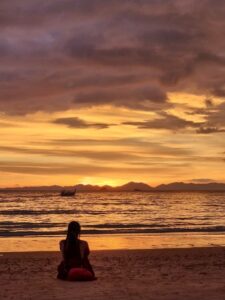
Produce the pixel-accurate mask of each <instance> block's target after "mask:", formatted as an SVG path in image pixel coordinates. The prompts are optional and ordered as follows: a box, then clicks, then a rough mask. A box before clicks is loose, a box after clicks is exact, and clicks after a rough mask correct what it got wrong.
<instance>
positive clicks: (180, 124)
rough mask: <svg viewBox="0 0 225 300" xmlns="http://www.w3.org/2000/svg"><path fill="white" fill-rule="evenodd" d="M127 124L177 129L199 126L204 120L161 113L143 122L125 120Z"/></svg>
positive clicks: (139, 126) (150, 127)
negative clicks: (155, 117)
mask: <svg viewBox="0 0 225 300" xmlns="http://www.w3.org/2000/svg"><path fill="white" fill-rule="evenodd" d="M123 124H125V125H132V126H137V127H138V128H142V129H168V130H173V131H177V130H180V129H184V128H188V127H191V128H198V127H199V126H200V125H202V124H204V123H203V122H193V121H187V120H184V119H181V118H179V117H177V116H173V115H170V114H167V113H161V118H158V119H155V120H149V121H148V120H147V121H143V122H124V123H123Z"/></svg>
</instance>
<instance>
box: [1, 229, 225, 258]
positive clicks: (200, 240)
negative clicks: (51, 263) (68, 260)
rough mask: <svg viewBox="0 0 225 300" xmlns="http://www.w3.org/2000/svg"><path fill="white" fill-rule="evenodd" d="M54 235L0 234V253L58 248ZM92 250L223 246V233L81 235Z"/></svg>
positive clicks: (224, 239) (59, 237) (56, 249)
mask: <svg viewBox="0 0 225 300" xmlns="http://www.w3.org/2000/svg"><path fill="white" fill-rule="evenodd" d="M64 238H65V236H57V237H55V236H54V237H49V236H48V237H43V236H41V237H38V236H32V237H0V245H1V246H0V253H3V252H25V251H26V252H37V251H40V252H46V251H51V252H52V251H53V252H54V251H58V245H59V241H60V240H61V239H64ZM81 239H84V240H87V241H88V243H89V246H90V248H91V249H92V250H124V249H126V250H128V249H129V250H138V249H139V250H141V249H171V248H174V249H180V248H199V247H225V234H224V233H211V232H209V233H192V234H190V233H160V234H134V233H131V234H114V235H109V234H108V235H107V234H104V235H103V234H102V235H100V234H98V235H85V234H84V235H82V236H81Z"/></svg>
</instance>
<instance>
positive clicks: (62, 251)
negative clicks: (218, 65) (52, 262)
mask: <svg viewBox="0 0 225 300" xmlns="http://www.w3.org/2000/svg"><path fill="white" fill-rule="evenodd" d="M64 247H65V242H64V241H63V240H62V241H60V242H59V249H60V252H61V253H62V257H63V258H64Z"/></svg>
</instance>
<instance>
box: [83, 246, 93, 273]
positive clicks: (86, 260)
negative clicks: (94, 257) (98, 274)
mask: <svg viewBox="0 0 225 300" xmlns="http://www.w3.org/2000/svg"><path fill="white" fill-rule="evenodd" d="M89 254H90V249H89V246H88V243H87V242H86V245H85V248H84V256H83V267H84V268H85V269H87V270H88V271H90V272H91V273H92V275H93V276H95V272H94V270H93V268H92V265H91V263H90V261H89V258H88V256H89Z"/></svg>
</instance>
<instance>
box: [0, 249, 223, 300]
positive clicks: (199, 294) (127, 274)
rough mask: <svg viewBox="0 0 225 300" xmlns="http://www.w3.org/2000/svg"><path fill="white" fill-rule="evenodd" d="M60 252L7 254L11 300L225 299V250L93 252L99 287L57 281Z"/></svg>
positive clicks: (5, 294)
mask: <svg viewBox="0 0 225 300" xmlns="http://www.w3.org/2000/svg"><path fill="white" fill-rule="evenodd" d="M59 261H60V255H59V254H58V253H55V252H28V253H2V254H1V256H0V291H1V299H5V300H8V299H10V300H13V299H20V300H25V299H26V300H27V299H31V300H51V299H54V300H57V299H58V300H59V299H60V300H61V299H64V300H67V299H68V300H70V299H71V300H72V299H73V300H74V299H95V300H96V299H97V300H103V299H110V300H114V299H120V300H123V299H124V300H128V299H129V300H130V299H131V300H134V299H138V300H141V299H152V300H154V299H164V300H169V299H170V300H177V299H182V300H185V299H193V300H198V299H201V300H202V299H204V300H207V299H210V300H214V299H215V300H220V299H221V300H224V299H225V248H222V247H221V248H220V247H218V248H189V249H160V250H113V251H112V250H107V251H93V253H92V254H91V261H92V264H93V266H94V268H95V271H96V276H97V277H98V280H97V281H93V282H64V281H60V280H57V279H56V268H57V265H58V263H59Z"/></svg>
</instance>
